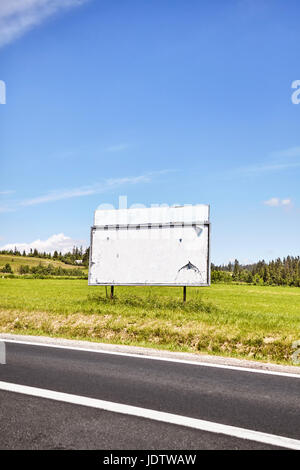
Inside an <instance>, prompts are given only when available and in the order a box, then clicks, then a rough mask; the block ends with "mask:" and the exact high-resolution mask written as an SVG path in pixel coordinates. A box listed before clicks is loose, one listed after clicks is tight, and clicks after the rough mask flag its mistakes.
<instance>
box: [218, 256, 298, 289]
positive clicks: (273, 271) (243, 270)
mask: <svg viewBox="0 0 300 470" xmlns="http://www.w3.org/2000/svg"><path fill="white" fill-rule="evenodd" d="M212 281H213V282H232V281H237V282H246V283H248V284H255V285H268V286H271V285H276V286H295V287H300V257H299V256H287V257H286V258H283V259H281V258H277V259H275V260H272V261H269V262H266V261H265V260H262V261H258V262H257V263H253V264H247V265H242V264H240V263H239V261H238V260H237V259H236V260H235V261H234V263H231V262H230V263H228V264H226V265H221V266H216V265H214V264H212Z"/></svg>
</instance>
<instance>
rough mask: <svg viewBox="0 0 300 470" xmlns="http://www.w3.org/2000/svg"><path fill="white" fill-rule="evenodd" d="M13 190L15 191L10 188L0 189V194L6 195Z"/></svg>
mask: <svg viewBox="0 0 300 470" xmlns="http://www.w3.org/2000/svg"><path fill="white" fill-rule="evenodd" d="M15 192H16V191H14V190H12V189H5V190H2V191H0V196H8V195H10V194H13V193H15Z"/></svg>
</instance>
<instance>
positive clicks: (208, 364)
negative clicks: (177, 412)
mask: <svg viewBox="0 0 300 470" xmlns="http://www.w3.org/2000/svg"><path fill="white" fill-rule="evenodd" d="M0 339H1V340H3V341H5V342H6V343H17V344H28V345H29V346H42V347H46V348H56V349H69V350H73V351H84V352H93V353H98V354H110V355H113V356H125V357H134V358H137V359H150V360H153V361H166V362H176V363H179V364H189V365H192V366H201V367H213V368H216V369H229V370H237V371H241V372H252V373H255V374H267V375H278V376H281V377H291V378H294V379H300V374H293V373H291V372H279V371H278V372H277V371H274V370H265V369H255V368H250V367H242V366H230V365H226V364H215V363H212V362H201V361H189V360H186V359H172V358H169V357H160V356H151V355H147V354H134V353H124V352H118V351H107V350H105V349H93V348H80V347H75V346H62V345H56V344H48V343H38V342H34V341H19V340H14V339H5V338H1V337H0Z"/></svg>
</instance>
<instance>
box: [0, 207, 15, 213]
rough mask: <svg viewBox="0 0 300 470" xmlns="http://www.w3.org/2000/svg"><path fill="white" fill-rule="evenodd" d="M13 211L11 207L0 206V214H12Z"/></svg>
mask: <svg viewBox="0 0 300 470" xmlns="http://www.w3.org/2000/svg"><path fill="white" fill-rule="evenodd" d="M14 211H15V209H13V208H12V207H5V206H0V214H5V213H6V212H14Z"/></svg>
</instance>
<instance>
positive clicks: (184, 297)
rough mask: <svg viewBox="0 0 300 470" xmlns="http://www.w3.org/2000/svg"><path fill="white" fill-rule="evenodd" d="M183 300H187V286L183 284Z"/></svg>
mask: <svg viewBox="0 0 300 470" xmlns="http://www.w3.org/2000/svg"><path fill="white" fill-rule="evenodd" d="M183 301H184V302H185V301H186V286H183Z"/></svg>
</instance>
